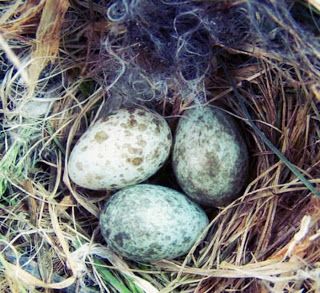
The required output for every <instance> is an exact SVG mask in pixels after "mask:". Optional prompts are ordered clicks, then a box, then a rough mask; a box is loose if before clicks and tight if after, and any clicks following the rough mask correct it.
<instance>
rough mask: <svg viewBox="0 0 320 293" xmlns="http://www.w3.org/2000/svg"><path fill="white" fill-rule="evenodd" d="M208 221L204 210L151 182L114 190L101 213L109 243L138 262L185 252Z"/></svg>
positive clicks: (102, 229) (126, 256)
mask: <svg viewBox="0 0 320 293" xmlns="http://www.w3.org/2000/svg"><path fill="white" fill-rule="evenodd" d="M207 225H208V218H207V216H206V214H205V212H204V211H203V210H202V209H201V208H200V207H199V206H198V205H197V204H195V203H193V202H192V201H191V200H189V199H188V198H187V197H186V196H185V195H183V194H182V193H179V192H177V191H175V190H173V189H170V188H167V187H163V186H158V185H150V184H139V185H135V186H131V187H128V188H125V189H123V190H121V191H119V192H117V193H116V194H114V195H113V196H112V197H111V199H110V200H109V201H108V202H107V204H106V206H105V208H104V210H103V211H102V213H101V216H100V227H101V232H102V235H103V236H104V238H105V240H106V242H107V243H108V244H109V245H110V247H111V248H112V249H113V250H115V251H116V252H118V253H119V254H120V255H122V256H124V257H125V258H128V259H131V260H134V261H139V262H152V261H157V260H161V259H174V258H177V257H179V256H182V255H184V254H186V253H187V252H188V251H189V250H190V249H191V247H192V246H193V245H194V244H195V242H196V240H197V239H198V237H199V236H200V234H201V233H202V232H203V231H204V229H205V227H206V226H207Z"/></svg>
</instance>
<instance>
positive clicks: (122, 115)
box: [68, 108, 172, 190]
mask: <svg viewBox="0 0 320 293" xmlns="http://www.w3.org/2000/svg"><path fill="white" fill-rule="evenodd" d="M171 144H172V135H171V130H170V128H169V126H168V124H167V122H166V121H165V119H164V118H163V117H162V116H160V115H158V114H156V113H153V112H150V111H147V110H144V109H138V108H136V109H120V110H119V111H117V112H115V113H112V114H111V115H109V116H107V117H106V118H105V119H101V120H99V121H97V122H96V123H95V124H94V125H92V126H91V127H90V128H89V129H88V130H87V131H86V132H85V133H84V134H83V135H82V136H81V138H80V139H79V141H78V142H77V144H76V145H75V147H74V148H73V150H72V152H71V154H70V159H69V163H68V172H69V175H70V178H71V180H72V181H73V182H74V183H76V184H78V185H79V186H82V187H85V188H88V189H93V190H99V189H120V188H123V187H125V186H129V185H134V184H136V183H139V182H142V181H144V180H146V179H148V178H149V177H150V176H152V175H153V174H154V173H155V172H156V171H157V170H158V169H159V168H160V167H161V166H162V165H163V164H164V162H165V160H166V159H167V157H168V155H169V152H170V148H171Z"/></svg>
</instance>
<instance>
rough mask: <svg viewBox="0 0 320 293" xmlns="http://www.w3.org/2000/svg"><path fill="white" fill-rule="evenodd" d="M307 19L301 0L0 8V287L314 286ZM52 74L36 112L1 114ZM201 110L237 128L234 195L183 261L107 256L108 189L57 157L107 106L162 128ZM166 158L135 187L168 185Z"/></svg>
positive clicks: (314, 64)
mask: <svg viewBox="0 0 320 293" xmlns="http://www.w3.org/2000/svg"><path fill="white" fill-rule="evenodd" d="M319 26H320V17H319V5H318V4H317V2H316V1H312V0H310V1H304V0H299V1H283V0H281V1H267V0H265V1H254V0H252V1H246V2H244V1H169V0H168V1H167V0H163V1H146V0H144V1H143V0H140V1H139V0H131V1H129V0H121V1H104V0H100V1H89V0H74V1H54V0H47V1H38V2H35V1H28V0H26V1H20V0H14V1H0V27H1V29H0V30H1V33H0V46H1V50H0V54H1V58H0V62H1V64H0V70H1V72H0V80H1V85H0V97H1V104H0V121H1V132H0V150H1V151H0V291H1V292H23V291H28V290H29V291H33V292H43V291H44V290H47V291H48V292H54V290H59V291H62V292H77V291H80V292H82V291H84V290H91V291H92V292H105V291H108V292H121V293H123V292H125V293H126V292H227V291H230V290H232V291H244V292H286V291H288V292H289V291H290V290H296V291H303V292H318V291H319V290H320V284H319V258H320V253H319V252H320V242H319V239H320V237H319V224H320V212H319V211H320V202H319V199H318V195H319V194H318V193H319V180H320V179H319V178H320V167H319V166H320V164H319V162H320V149H319V148H320V147H319V136H320V127H319V125H320V123H319V120H320V118H319V117H320V113H319V109H320V108H319V107H320V106H319V96H320V94H319V81H320V80H319V79H320V77H319V76H320V72H319V58H318V56H319V41H318V38H319ZM43 72H46V75H45V77H44V76H43ZM57 76H59V78H58V79H59V81H58V82H59V90H58V91H57V92H55V93H54V98H53V99H52V105H51V107H50V111H47V112H46V113H45V115H43V116H41V117H37V119H34V118H30V117H25V116H24V115H20V114H19V113H18V112H16V111H14V110H15V107H16V106H15V105H16V104H17V102H24V103H27V102H28V101H29V100H28V99H30V98H34V97H35V96H39V95H41V96H43V95H45V90H44V87H43V86H41V85H42V84H43V83H42V82H43V81H44V80H45V81H46V83H47V81H48V83H49V80H52V81H55V80H56V79H55V78H56V77H57ZM60 76H61V82H60ZM18 80H23V90H22V89H21V87H18V86H17V81H18ZM13 93H15V94H13ZM50 98H52V96H50ZM199 105H202V106H209V105H210V106H214V107H217V108H219V109H220V110H221V111H224V112H225V113H226V114H228V115H231V116H232V117H233V119H234V120H235V121H236V123H237V124H238V126H239V128H240V129H241V134H242V136H243V137H244V139H245V141H246V144H247V147H248V150H249V154H250V162H249V168H248V169H249V175H248V180H247V182H246V184H245V186H244V188H243V190H241V191H239V197H238V198H237V199H235V200H234V201H232V202H231V203H230V204H228V205H227V206H219V207H218V208H212V207H206V208H205V211H206V214H207V216H208V217H209V219H210V224H209V225H208V226H207V228H206V230H205V231H204V233H203V234H202V235H201V237H199V239H198V240H197V242H196V243H195V245H194V246H193V247H192V248H191V249H190V251H189V252H188V254H187V255H184V256H181V257H179V258H177V259H175V260H162V261H158V262H153V263H150V264H145V263H140V262H136V261H129V260H127V259H125V258H121V257H120V256H119V255H118V254H116V253H114V252H113V251H112V250H111V249H110V248H109V247H108V246H106V245H105V242H104V239H103V237H102V236H101V233H100V231H99V229H98V228H97V227H98V218H99V215H100V212H101V211H102V209H103V206H104V205H105V202H106V201H107V200H108V199H109V198H110V197H111V196H112V193H113V192H112V191H110V190H107V191H106V190H100V191H90V190H88V189H85V188H81V187H79V186H77V185H75V184H73V183H72V182H70V180H69V177H68V172H67V162H68V159H69V156H70V153H71V150H72V149H73V147H74V145H75V143H76V141H77V140H78V139H79V137H81V135H82V134H83V133H84V132H85V131H86V129H88V127H89V126H90V125H92V124H94V123H95V122H97V121H99V119H101V118H102V117H106V116H107V115H108V114H110V113H111V112H113V111H117V110H118V109H119V108H123V107H142V108H146V109H151V110H152V111H156V112H157V113H159V114H160V115H162V116H163V117H164V118H165V119H166V120H167V122H168V124H169V126H170V128H171V130H172V132H173V133H175V129H176V125H177V123H178V121H179V119H180V118H181V117H182V116H183V115H184V112H185V111H186V110H188V109H190V108H192V107H194V106H199ZM29 116H30V115H29ZM170 160H171V158H169V161H168V162H167V163H166V164H165V165H164V166H163V167H162V168H161V169H160V170H159V171H158V172H157V173H156V174H155V175H154V176H152V177H151V178H149V179H148V181H147V182H146V183H149V184H158V185H165V186H168V187H170V188H173V189H176V190H179V185H178V184H177V182H176V180H174V179H173V178H174V175H173V172H172V169H171V166H170ZM91 291H90V292H91Z"/></svg>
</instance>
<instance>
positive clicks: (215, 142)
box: [172, 106, 248, 206]
mask: <svg viewBox="0 0 320 293" xmlns="http://www.w3.org/2000/svg"><path fill="white" fill-rule="evenodd" d="M172 164H173V169H174V172H175V175H176V178H177V180H178V182H179V184H180V186H181V188H182V189H183V191H184V192H185V193H186V194H187V195H188V196H190V197H191V198H192V199H193V200H195V201H196V202H198V203H200V204H202V205H207V206H221V205H225V204H227V203H229V202H230V201H232V200H233V199H234V198H235V197H237V195H239V193H240V191H241V189H242V188H243V186H244V184H245V181H246V178H247V173H248V150H247V146H246V144H245V141H244V139H243V137H242V136H241V134H240V132H239V129H238V127H237V125H236V124H235V122H234V120H233V119H232V117H231V116H230V115H228V114H225V113H224V112H223V111H221V110H219V109H216V108H211V107H200V106H199V107H197V108H194V109H190V110H187V111H186V112H185V113H184V116H183V117H182V118H181V119H180V121H179V123H178V127H177V130H176V135H175V142H174V147H173V158H172Z"/></svg>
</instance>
